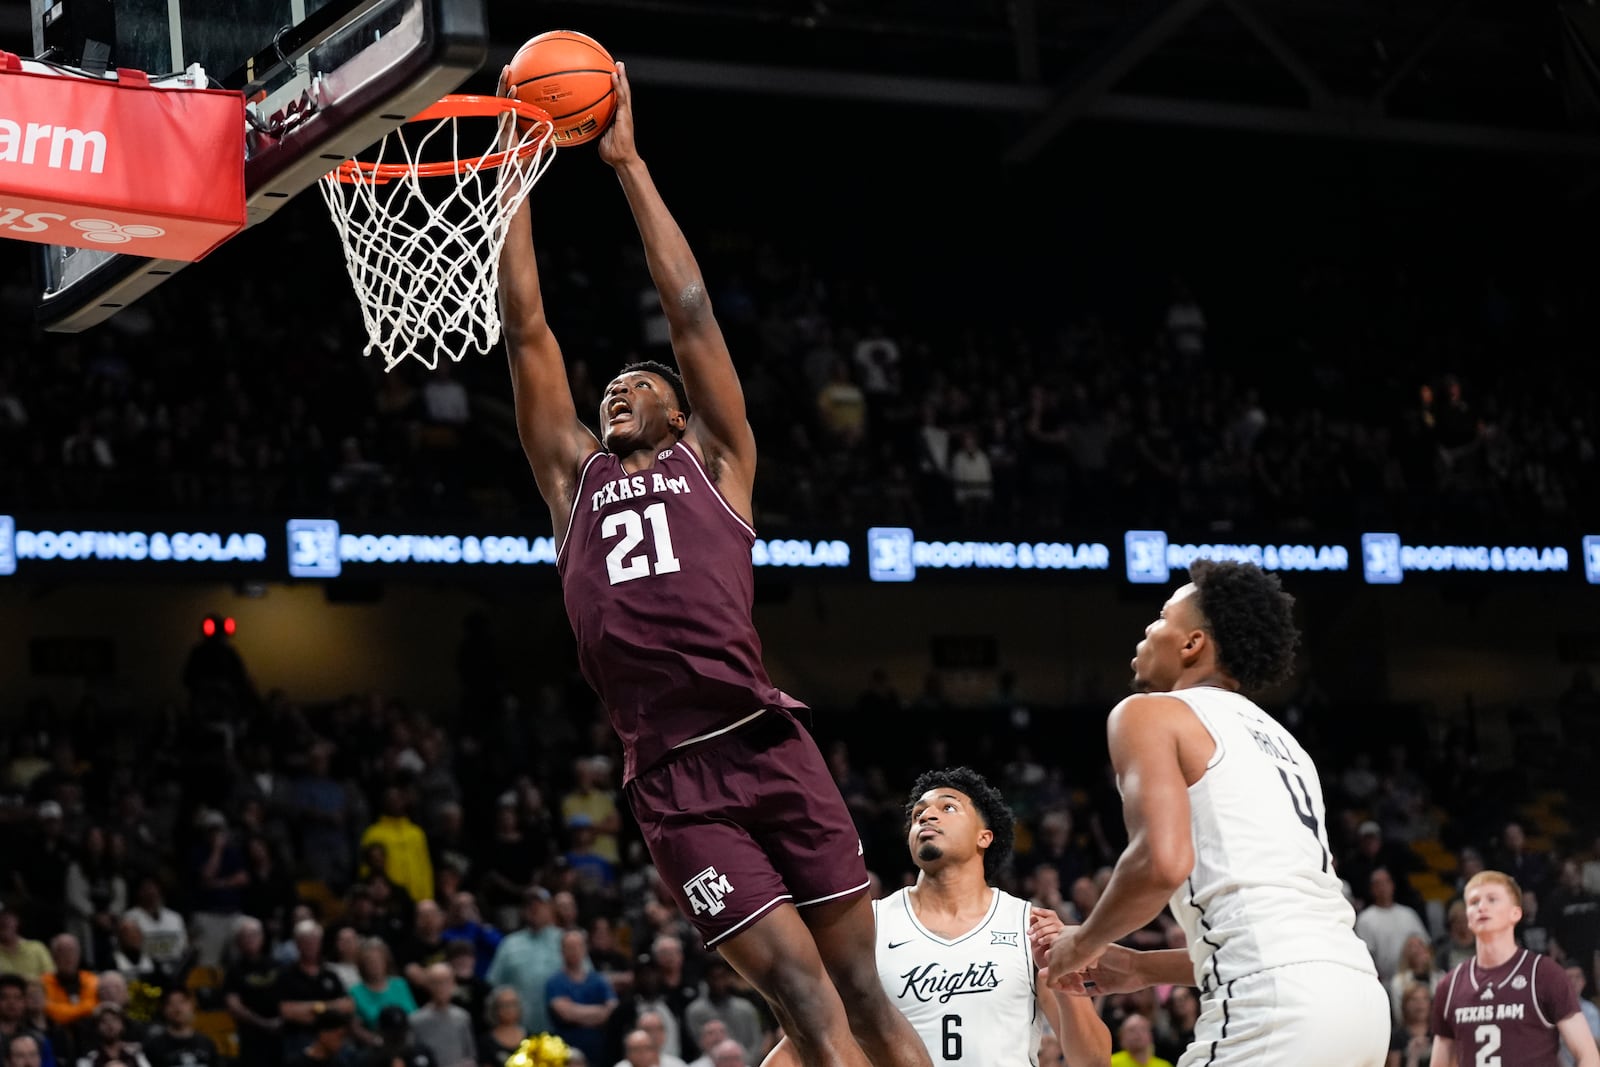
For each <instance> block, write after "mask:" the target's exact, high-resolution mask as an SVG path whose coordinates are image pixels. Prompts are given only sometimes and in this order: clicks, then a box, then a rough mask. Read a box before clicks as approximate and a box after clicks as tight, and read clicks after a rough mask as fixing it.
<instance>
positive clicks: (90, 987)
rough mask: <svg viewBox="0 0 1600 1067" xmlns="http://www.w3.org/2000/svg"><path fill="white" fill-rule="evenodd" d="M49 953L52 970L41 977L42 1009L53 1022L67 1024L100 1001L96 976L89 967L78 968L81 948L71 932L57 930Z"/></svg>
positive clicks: (87, 1011)
mask: <svg viewBox="0 0 1600 1067" xmlns="http://www.w3.org/2000/svg"><path fill="white" fill-rule="evenodd" d="M50 956H51V958H52V959H54V960H55V963H56V973H55V974H47V975H45V976H44V977H43V978H42V979H40V981H41V983H42V984H43V985H44V1012H45V1014H46V1015H48V1016H49V1017H50V1021H51V1022H53V1023H55V1024H56V1025H57V1026H71V1025H72V1024H73V1023H76V1022H77V1021H78V1020H80V1019H87V1018H88V1017H89V1016H90V1015H92V1014H94V1009H95V1006H96V1005H97V1004H99V1003H100V979H98V978H97V977H95V975H94V973H93V972H91V971H85V970H80V969H79V966H78V965H79V964H80V963H82V962H83V948H82V946H80V945H79V944H78V939H77V938H76V937H73V936H72V935H71V934H57V935H56V937H55V938H54V939H53V940H52V941H51V942H50Z"/></svg>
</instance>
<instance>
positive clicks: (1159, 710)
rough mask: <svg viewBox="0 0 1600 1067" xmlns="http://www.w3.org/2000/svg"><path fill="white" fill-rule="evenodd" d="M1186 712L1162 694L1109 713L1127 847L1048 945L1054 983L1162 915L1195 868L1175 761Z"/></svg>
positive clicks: (1184, 788) (1185, 792)
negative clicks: (1079, 914) (1101, 886)
mask: <svg viewBox="0 0 1600 1067" xmlns="http://www.w3.org/2000/svg"><path fill="white" fill-rule="evenodd" d="M1183 714H1187V709H1186V708H1185V707H1184V705H1183V704H1182V703H1181V702H1180V701H1178V700H1175V699H1173V698H1171V697H1164V696H1134V697H1129V698H1128V699H1127V700H1124V701H1123V702H1122V703H1121V704H1119V705H1117V708H1116V710H1115V711H1113V712H1112V713H1111V718H1110V719H1109V720H1108V722H1107V725H1106V735H1107V742H1108V747H1109V748H1110V750H1111V763H1112V765H1113V767H1114V768H1115V769H1116V772H1117V785H1118V786H1119V788H1120V789H1121V790H1122V807H1123V815H1124V819H1125V820H1126V822H1127V824H1128V847H1127V848H1126V849H1125V850H1124V851H1123V853H1122V856H1121V857H1120V858H1119V859H1118V860H1117V865H1116V867H1115V868H1114V869H1113V870H1112V872H1111V881H1110V882H1108V883H1107V884H1106V890H1105V893H1104V895H1103V896H1102V897H1101V898H1100V902H1099V903H1098V904H1096V905H1095V907H1094V911H1093V912H1091V913H1090V914H1089V917H1088V919H1087V920H1085V921H1084V924H1083V925H1082V926H1079V927H1068V928H1067V929H1066V930H1065V931H1064V932H1063V933H1062V935H1061V936H1060V937H1059V938H1057V939H1056V941H1055V944H1054V945H1052V946H1051V949H1050V954H1049V963H1050V982H1051V984H1052V985H1056V986H1058V987H1059V986H1060V985H1061V984H1062V983H1063V982H1064V981H1065V980H1066V978H1067V976H1068V975H1070V974H1072V973H1074V972H1077V971H1081V970H1084V969H1085V968H1086V967H1089V966H1092V965H1093V964H1094V963H1095V962H1096V961H1097V960H1098V958H1099V956H1100V954H1101V953H1102V952H1104V951H1105V948H1106V946H1107V945H1109V944H1111V943H1112V942H1114V941H1116V940H1118V939H1120V938H1123V937H1126V936H1127V935H1128V934H1131V933H1132V932H1133V931H1135V930H1137V929H1139V928H1140V927H1141V926H1143V925H1145V923H1148V922H1149V921H1150V920H1151V919H1154V918H1155V917H1156V916H1157V915H1160V914H1161V909H1162V908H1163V907H1165V906H1166V903H1167V899H1168V898H1169V897H1171V896H1172V893H1173V891H1174V890H1176V889H1177V888H1178V886H1180V885H1182V884H1183V881H1184V879H1186V878H1188V877H1189V872H1190V871H1192V870H1193V869H1194V838H1193V836H1192V833H1191V830H1190V825H1189V784H1188V782H1186V781H1185V780H1184V776H1183V766H1182V764H1181V763H1180V761H1179V759H1178V739H1179V735H1180V729H1181V721H1180V719H1179V718H1178V716H1180V715H1183Z"/></svg>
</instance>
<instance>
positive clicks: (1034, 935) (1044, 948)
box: [1028, 908, 1063, 968]
mask: <svg viewBox="0 0 1600 1067" xmlns="http://www.w3.org/2000/svg"><path fill="white" fill-rule="evenodd" d="M1062 929H1063V924H1062V922H1061V916H1059V915H1057V914H1056V913H1055V912H1053V911H1051V910H1050V909H1048V908H1033V909H1031V910H1030V911H1029V913H1028V948H1029V949H1030V950H1032V953H1033V965H1034V966H1035V967H1040V968H1043V967H1045V966H1046V964H1045V953H1047V952H1049V951H1050V946H1051V945H1052V944H1054V943H1055V940H1056V936H1057V935H1058V934H1060V933H1061V931H1062Z"/></svg>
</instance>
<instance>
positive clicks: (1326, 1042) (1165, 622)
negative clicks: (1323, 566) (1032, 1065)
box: [1034, 561, 1389, 1067]
mask: <svg viewBox="0 0 1600 1067" xmlns="http://www.w3.org/2000/svg"><path fill="white" fill-rule="evenodd" d="M1189 577H1190V580H1191V584H1189V585H1186V586H1184V587H1183V588H1181V589H1179V590H1178V591H1177V592H1176V593H1174V594H1173V595H1172V598H1171V599H1170V600H1168V601H1167V603H1166V606H1165V607H1164V608H1163V609H1162V611H1161V616H1160V617H1159V618H1158V619H1157V620H1156V621H1155V622H1153V623H1151V624H1150V625H1149V626H1147V627H1146V628H1145V637H1144V640H1143V641H1141V642H1140V643H1139V647H1138V651H1137V653H1136V654H1135V656H1134V659H1133V672H1134V679H1133V682H1134V688H1135V689H1136V690H1137V691H1138V694H1139V695H1136V696H1132V697H1129V698H1128V699H1126V700H1124V701H1123V702H1122V703H1121V704H1119V705H1117V707H1116V708H1115V709H1114V710H1113V711H1112V712H1111V717H1110V719H1109V720H1108V722H1107V734H1108V740H1109V746H1110V750H1111V761H1112V764H1113V766H1114V767H1115V769H1116V773H1117V786H1118V788H1119V789H1120V790H1121V792H1122V804H1123V818H1124V820H1125V821H1126V823H1127V827H1128V847H1127V849H1126V850H1125V851H1124V852H1123V854H1122V856H1121V858H1120V859H1119V860H1118V861H1117V865H1116V868H1115V869H1114V871H1113V873H1112V876H1111V881H1110V883H1109V884H1107V886H1106V891H1105V894H1104V895H1103V896H1102V897H1101V898H1100V901H1099V903H1098V904H1096V905H1095V907H1094V911H1093V912H1091V913H1090V915H1089V918H1088V919H1087V920H1086V921H1085V922H1084V924H1083V925H1082V926H1077V927H1067V928H1066V929H1064V930H1063V931H1062V932H1061V933H1060V935H1059V936H1057V937H1055V938H1053V939H1049V938H1046V937H1036V938H1035V939H1034V940H1035V945H1036V947H1038V948H1040V949H1042V948H1044V947H1045V946H1046V944H1047V943H1048V954H1047V956H1046V962H1047V963H1048V965H1049V970H1050V974H1049V981H1050V984H1051V985H1054V986H1057V987H1058V988H1063V989H1067V990H1069V991H1072V992H1084V991H1085V986H1086V985H1087V984H1088V983H1093V985H1092V986H1090V987H1089V988H1088V990H1087V991H1089V992H1096V993H1115V992H1124V991H1132V990H1135V989H1141V988H1143V987H1145V986H1149V985H1157V984H1162V983H1173V984H1181V985H1190V984H1193V985H1196V986H1199V987H1200V991H1201V1000H1202V1008H1201V1015H1200V1019H1199V1022H1198V1023H1197V1024H1196V1026H1195V1038H1194V1042H1193V1043H1192V1044H1191V1045H1190V1046H1189V1048H1188V1050H1187V1051H1186V1052H1185V1053H1184V1055H1183V1057H1182V1059H1180V1060H1179V1061H1178V1067H1234V1065H1241V1064H1252V1065H1255V1064H1279V1063H1293V1064H1297V1065H1299V1067H1380V1065H1381V1064H1382V1063H1383V1062H1384V1059H1385V1055H1386V1053H1387V1050H1388V1046H1389V1000H1388V996H1387V995H1386V994H1385V992H1384V990H1383V987H1382V986H1381V985H1380V984H1379V983H1378V977H1377V970H1376V968H1374V967H1373V964H1372V958H1371V956H1370V955H1368V953H1367V949H1366V946H1365V945H1364V944H1363V943H1362V941H1361V939H1360V938H1358V937H1357V936H1356V934H1355V929H1354V927H1355V913H1354V911H1353V910H1352V909H1351V907H1350V905H1349V903H1348V902H1346V900H1345V898H1344V895H1343V893H1341V892H1340V887H1339V880H1338V878H1337V877H1336V876H1335V875H1334V872H1333V864H1332V862H1331V860H1330V857H1329V854H1328V837H1327V829H1326V816H1325V809H1324V807H1323V800H1322V785H1321V781H1320V779H1319V778H1318V777H1317V769H1316V767H1314V766H1312V763H1311V760H1310V758H1309V757H1308V756H1307V755H1306V752H1305V750H1304V749H1303V748H1301V747H1300V744H1299V742H1297V741H1296V740H1295V739H1294V737H1292V736H1291V735H1290V734H1289V732H1288V731H1287V730H1285V729H1284V728H1283V727H1282V726H1281V725H1279V724H1278V723H1277V722H1276V721H1275V720H1274V719H1273V718H1272V717H1271V716H1269V715H1267V713H1266V712H1264V711H1262V710H1261V709H1260V708H1258V707H1256V705H1255V704H1253V703H1252V702H1251V701H1249V700H1247V699H1246V698H1245V697H1244V696H1242V695H1241V694H1240V690H1251V689H1256V688H1259V687H1263V686H1268V685H1272V684H1275V683H1276V682H1279V681H1281V680H1282V679H1284V678H1287V677H1288V675H1289V673H1290V671H1291V669H1292V668H1293V665H1294V650H1295V645H1296V643H1297V641H1298V639H1299V635H1298V633H1297V632H1296V630H1295V627H1294V620H1293V617H1292V608H1293V604H1294V601H1293V598H1291V597H1290V596H1289V595H1288V594H1286V593H1284V592H1283V590H1282V588H1281V587H1280V586H1279V584H1278V579H1277V577H1276V576H1275V575H1270V574H1267V573H1266V572H1264V571H1262V570H1261V569H1260V568H1259V567H1256V566H1253V565H1251V564H1240V563H1212V562H1209V561H1198V562H1196V563H1194V564H1193V565H1192V566H1190V568H1189ZM1164 904H1169V905H1170V906H1171V908H1172V913H1173V915H1174V916H1176V917H1177V920H1178V922H1179V923H1180V924H1181V925H1182V927H1183V931H1184V933H1185V934H1186V935H1187V937H1188V949H1187V950H1184V949H1172V950H1163V951H1149V952H1135V951H1132V950H1129V949H1126V948H1123V947H1121V946H1118V945H1116V944H1114V942H1115V941H1117V940H1118V939H1119V938H1122V937H1125V936H1127V935H1128V934H1130V933H1132V932H1133V931H1135V930H1138V929H1139V928H1140V927H1142V926H1144V925H1145V924H1146V923H1148V922H1149V921H1150V920H1151V919H1154V918H1155V917H1156V916H1157V915H1159V914H1160V912H1161V908H1162V906H1163V905H1164Z"/></svg>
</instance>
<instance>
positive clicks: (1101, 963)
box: [1056, 945, 1150, 996]
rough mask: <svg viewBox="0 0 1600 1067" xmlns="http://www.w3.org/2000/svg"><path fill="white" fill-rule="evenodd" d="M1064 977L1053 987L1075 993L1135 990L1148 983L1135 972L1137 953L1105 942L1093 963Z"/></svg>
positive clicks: (1096, 994) (1091, 993)
mask: <svg viewBox="0 0 1600 1067" xmlns="http://www.w3.org/2000/svg"><path fill="white" fill-rule="evenodd" d="M1067 977H1068V981H1067V982H1066V983H1064V984H1062V985H1059V986H1056V988H1057V989H1060V990H1061V991H1062V992H1063V993H1076V994H1078V995H1079V996H1099V995H1100V994H1102V993H1137V992H1138V991H1139V990H1141V989H1143V988H1145V987H1146V986H1148V985H1149V984H1150V983H1149V982H1148V981H1147V980H1146V979H1145V978H1144V976H1143V975H1141V974H1140V973H1139V953H1138V952H1136V951H1135V950H1133V949H1131V948H1124V947H1123V946H1121V945H1107V946H1106V948H1105V951H1104V952H1102V953H1101V954H1100V959H1099V960H1098V961H1097V962H1096V963H1094V964H1093V965H1092V966H1090V967H1088V968H1087V969H1085V970H1082V971H1078V972H1077V973H1075V974H1071V975H1068V976H1067Z"/></svg>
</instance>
